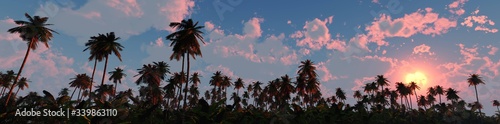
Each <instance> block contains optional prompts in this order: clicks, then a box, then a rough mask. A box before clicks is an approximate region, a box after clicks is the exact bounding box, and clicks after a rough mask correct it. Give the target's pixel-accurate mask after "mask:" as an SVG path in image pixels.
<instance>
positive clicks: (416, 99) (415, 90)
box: [409, 81, 420, 101]
mask: <svg viewBox="0 0 500 124" xmlns="http://www.w3.org/2000/svg"><path fill="white" fill-rule="evenodd" d="M409 87H410V90H411V91H413V92H414V95H415V101H418V95H417V89H420V86H418V85H417V83H415V82H413V81H412V82H410V86H409Z"/></svg>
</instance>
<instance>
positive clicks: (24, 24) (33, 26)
mask: <svg viewBox="0 0 500 124" xmlns="http://www.w3.org/2000/svg"><path fill="white" fill-rule="evenodd" d="M24 16H25V17H26V18H28V21H23V20H17V21H14V22H15V23H16V24H17V25H19V26H18V27H14V28H11V29H9V30H8V32H9V33H18V34H19V37H21V39H22V40H23V41H27V42H28V48H27V49H26V54H25V55H24V59H23V63H22V64H21V68H19V71H18V72H17V76H16V78H15V79H14V83H13V84H12V85H11V87H10V90H9V95H8V97H7V100H6V101H5V106H7V105H8V103H9V100H10V96H11V94H12V90H13V89H14V86H16V84H17V81H18V80H19V77H20V76H21V73H22V71H23V68H24V65H25V64H26V60H27V59H28V56H29V54H30V50H31V49H33V50H36V48H37V47H38V43H40V42H41V43H43V44H45V47H47V48H49V44H48V42H49V41H50V40H51V39H52V37H53V36H52V33H56V34H57V32H56V31H54V30H52V29H49V28H47V27H46V26H50V25H52V24H47V23H46V22H47V20H49V18H48V17H40V16H34V17H31V16H30V15H29V14H28V13H25V14H24Z"/></svg>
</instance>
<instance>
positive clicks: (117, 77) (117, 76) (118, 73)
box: [108, 67, 127, 91]
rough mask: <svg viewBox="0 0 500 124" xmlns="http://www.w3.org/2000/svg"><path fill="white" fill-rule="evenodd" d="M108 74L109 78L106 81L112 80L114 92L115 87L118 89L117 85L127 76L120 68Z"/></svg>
mask: <svg viewBox="0 0 500 124" xmlns="http://www.w3.org/2000/svg"><path fill="white" fill-rule="evenodd" d="M109 74H110V75H111V76H109V79H108V80H110V81H111V80H113V83H115V86H114V87H115V91H116V87H118V83H120V84H121V83H122V79H123V78H124V77H126V76H127V74H125V73H123V69H121V68H120V67H116V68H115V70H114V71H110V72H109Z"/></svg>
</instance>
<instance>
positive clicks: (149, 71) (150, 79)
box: [134, 64, 161, 86]
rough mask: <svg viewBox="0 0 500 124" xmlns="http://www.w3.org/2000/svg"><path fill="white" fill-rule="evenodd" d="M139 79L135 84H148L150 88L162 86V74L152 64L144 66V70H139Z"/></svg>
mask: <svg viewBox="0 0 500 124" xmlns="http://www.w3.org/2000/svg"><path fill="white" fill-rule="evenodd" d="M137 71H138V72H139V74H137V75H135V76H134V77H136V76H139V78H138V79H137V80H136V81H135V84H137V85H140V84H141V83H144V84H147V85H148V86H160V82H161V74H160V73H159V72H158V71H157V67H156V66H154V65H152V64H147V65H146V64H144V65H142V68H140V69H137Z"/></svg>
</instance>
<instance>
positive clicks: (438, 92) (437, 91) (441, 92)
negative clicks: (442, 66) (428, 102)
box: [434, 85, 445, 104]
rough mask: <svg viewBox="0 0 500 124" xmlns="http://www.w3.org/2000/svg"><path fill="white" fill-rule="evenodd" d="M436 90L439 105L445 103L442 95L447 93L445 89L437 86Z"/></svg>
mask: <svg viewBox="0 0 500 124" xmlns="http://www.w3.org/2000/svg"><path fill="white" fill-rule="evenodd" d="M434 89H435V90H436V94H438V95H439V103H440V104H441V103H443V102H441V95H444V93H445V92H444V88H443V87H442V86H440V85H437V86H436V87H435V88H434Z"/></svg>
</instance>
